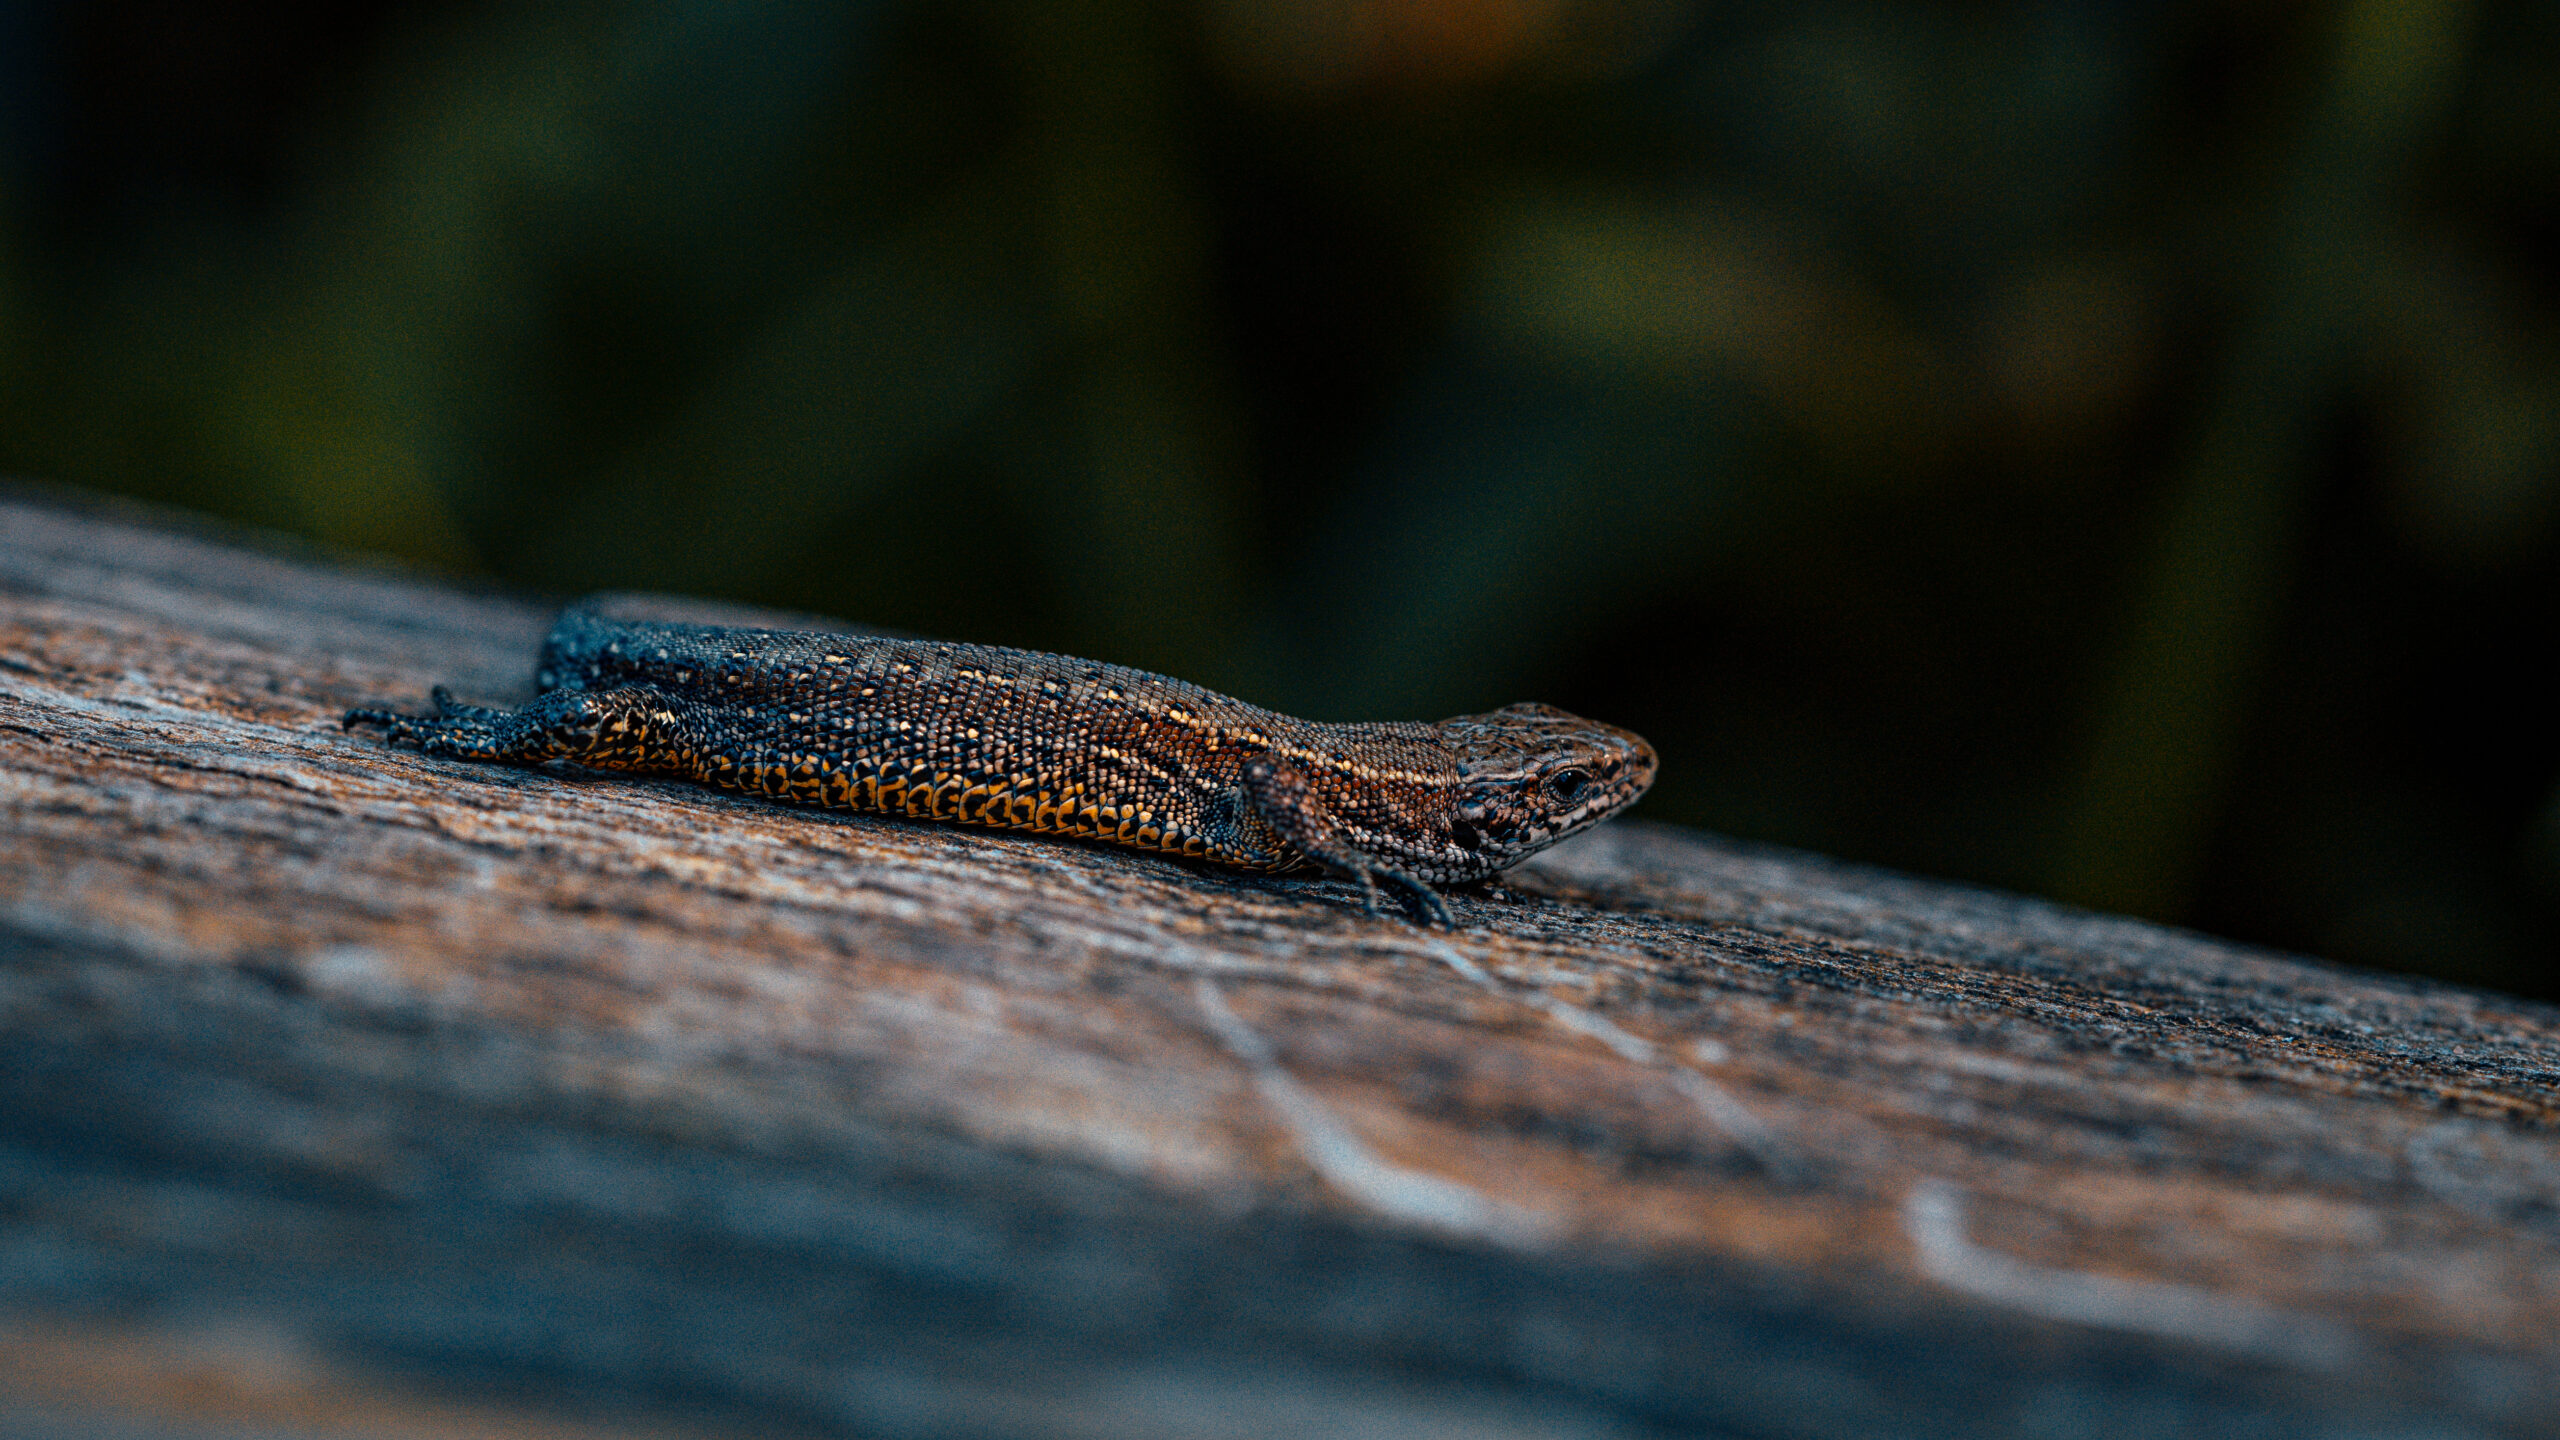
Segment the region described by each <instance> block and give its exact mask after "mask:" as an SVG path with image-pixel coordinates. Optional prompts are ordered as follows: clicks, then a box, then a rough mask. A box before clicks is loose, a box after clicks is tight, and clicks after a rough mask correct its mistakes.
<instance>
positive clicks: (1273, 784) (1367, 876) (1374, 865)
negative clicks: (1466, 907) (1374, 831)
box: [1244, 758, 1458, 930]
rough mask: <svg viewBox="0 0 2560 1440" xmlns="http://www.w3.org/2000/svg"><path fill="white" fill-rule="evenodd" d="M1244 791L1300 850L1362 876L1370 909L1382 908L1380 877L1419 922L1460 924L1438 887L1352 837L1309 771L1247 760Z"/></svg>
mask: <svg viewBox="0 0 2560 1440" xmlns="http://www.w3.org/2000/svg"><path fill="white" fill-rule="evenodd" d="M1244 793H1245V798H1246V799H1247V800H1248V801H1249V802H1251V804H1252V806H1253V809H1254V813H1255V814H1257V815H1260V816H1261V817H1262V821H1263V823H1264V824H1266V825H1269V826H1270V827H1271V828H1272V829H1273V830H1276V831H1278V832H1279V834H1280V838H1281V839H1283V840H1286V841H1288V842H1289V843H1290V844H1291V845H1293V846H1295V847H1297V849H1298V851H1299V853H1301V854H1303V855H1305V856H1306V857H1307V858H1308V859H1310V860H1313V861H1315V862H1316V863H1317V864H1319V865H1321V866H1323V867H1324V868H1325V870H1326V871H1327V872H1329V873H1331V874H1334V875H1339V876H1342V877H1344V878H1346V879H1352V880H1357V881H1359V882H1360V888H1361V890H1362V891H1363V892H1364V894H1365V896H1366V901H1367V904H1366V908H1367V910H1368V913H1370V914H1372V915H1375V914H1377V913H1378V882H1379V881H1381V880H1385V881H1389V882H1391V883H1393V884H1394V885H1396V886H1397V887H1398V889H1399V891H1400V892H1401V894H1402V897H1403V899H1404V902H1405V905H1406V908H1407V909H1409V910H1410V911H1411V912H1412V914H1413V918H1414V919H1415V920H1416V921H1417V922H1420V923H1422V924H1426V925H1427V924H1430V923H1432V922H1434V921H1437V922H1438V923H1439V924H1440V926H1441V927H1442V928H1443V929H1448V930H1455V929H1457V928H1458V925H1457V921H1456V920H1454V919H1453V918H1451V916H1450V914H1449V902H1448V901H1446V900H1443V899H1441V898H1440V892H1438V891H1436V890H1434V889H1432V888H1431V887H1430V886H1429V885H1427V884H1424V883H1423V881H1422V879H1421V877H1419V876H1416V875H1414V874H1412V873H1410V872H1408V871H1406V870H1403V869H1400V868H1399V867H1397V866H1395V865H1392V864H1389V863H1388V862H1387V861H1385V860H1382V859H1380V858H1378V857H1377V856H1375V855H1372V854H1369V853H1368V852H1367V851H1365V850H1362V849H1361V848H1360V847H1359V845H1358V844H1357V843H1356V842H1354V841H1353V839H1352V838H1351V836H1350V835H1349V834H1348V833H1346V831H1345V830H1344V827H1343V825H1342V822H1341V821H1340V820H1339V819H1337V818H1336V817H1335V816H1334V813H1333V811H1332V810H1331V809H1329V808H1328V807H1327V806H1326V805H1325V803H1324V800H1323V799H1322V798H1321V797H1320V796H1318V795H1317V794H1316V792H1315V786H1314V785H1313V784H1312V783H1310V782H1309V781H1308V779H1307V777H1306V774H1305V772H1303V771H1301V770H1299V769H1298V768H1297V767H1295V766H1292V765H1286V764H1283V763H1281V762H1279V761H1276V760H1271V759H1268V758H1257V759H1253V760H1248V761H1246V762H1245V767H1244Z"/></svg>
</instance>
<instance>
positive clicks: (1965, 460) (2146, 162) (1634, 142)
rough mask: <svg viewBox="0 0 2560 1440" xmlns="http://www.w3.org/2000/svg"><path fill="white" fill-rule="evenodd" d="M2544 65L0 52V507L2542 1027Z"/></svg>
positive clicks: (2461, 46)
mask: <svg viewBox="0 0 2560 1440" xmlns="http://www.w3.org/2000/svg"><path fill="white" fill-rule="evenodd" d="M2554 77H2560V4H2554V3H2551V0H2539V3H2526V0H2515V3H2500V4H2489V3H2483V4H2476V5H2474V4H2465V3H2458V0H2347V3H2326V4H2312V3H2302V4H2295V3H2279V0H2236V3H2235V0H2222V3H2211V4H2205V3H2114V4H2097V3H2062V0H2054V3H2044V4H2030V3H2018V4H2005V5H2003V4H1880V3H1855V0H1794V3H1787V4H1769V3H1725V4H1712V5H1697V6H1686V5H1681V4H1677V3H1673V0H1202V3H1199V4H1195V5H1193V6H1190V7H1181V6H1174V5H1169V4H1165V5H1142V4H1134V3H1127V0H1089V3H1084V4H1072V5H1070V4H1058V3H1049V4H1019V5H1002V4H993V3H986V4H966V3H958V4H955V3H941V4H916V5H898V4H875V5H868V6H864V5H847V6H840V7H833V8H821V7H813V6H807V5H785V4H770V3H752V0H734V3H727V4H720V5H703V4H672V3H659V4H647V3H608V0H596V3H585V4H569V5H556V6H526V7H518V6H506V5H499V4H494V3H484V4H453V3H426V0H403V3H380V0H376V3H370V4H368V3H362V0H346V3H340V4H335V5H318V4H300V3H291V0H263V3H261V0H243V3H238V4H234V5H230V6H210V5H201V4H179V3H173V0H86V3H81V4H71V3H68V0H56V3H29V0H0V145H5V150H0V468H7V469H10V470H15V471H19V472H25V473H33V474H38V475H44V476H49V477H53V478H56V479H61V480H67V481H72V482H76V483H80V484H85V485H89V486H94V487H101V488H105V489H109V490H117V491H124V492H129V493H133V494H137V495H141V496H145V497H148V498H152V499H157V500H163V501H172V502H177V503H181V504H185V505H190V506H196V507H201V508H204V509H207V510H211V511H215V512H218V513H220V514H223V515H227V516H231V517H234V518H237V519H240V520H245V521H250V522H256V523H262V524H267V525H272V526H280V527H283V528H286V529H289V530H294V531H298V532H301V533H304V534H307V535H310V536H313V537H317V538H319V539H321V540H324V541H328V542H333V543H337V544H342V545H349V546H360V547H370V548H375V549H379V550H384V551H389V552H392V553H395V554H399V555H403V556H407V557H411V558H413V559H416V560H419V561H424V562H428V563H431V564H437V565H442V566H448V567H454V568H457V569H465V570H475V571H481V572H485V573H487V574H490V575H493V576H496V577H500V578H502V579H504V580H506V581H508V582H512V583H515V584H520V585H526V586H533V587H540V588H543V589H547V590H551V591H557V592H570V591H576V590H580V589H584V588H589V587H603V586H617V587H646V588H656V589H671V590H685V591H695V592H703V593H711V594H719V595H726V596H732V597H738V598H743V599H751V600H759V601H765V602H770V603H775V604H780V605H786V606H791V607H795V608H801V609H811V610H821V611H828V612H834V613H839V614H844V615H849V616H855V617H860V618H862V619H865V620H868V621H872V622H877V623H881V624H886V625H892V626H898V627H904V628H908V629H913V630H920V631H926V632H932V633H939V634H947V635H953V636H960V637H965V638H970V639H977V640H985V641H994V642H1002V643H1010V644H1018V645H1029V646H1037V647H1042V648H1050V649H1062V650H1068V651H1074V652H1079V653H1084V654H1089V655H1096V656H1100V657H1105V658H1109V659H1114V660H1120V661H1126V662H1130V663H1135V664H1140V665H1145V666H1149V667H1152V668H1156V669H1161V670H1167V671H1172V672H1174V673H1177V674H1181V675H1184V676H1186V677H1189V678H1194V679H1197V680H1200V681H1202V682H1204V683H1208V684H1211V685H1215V686H1218V687H1220V688H1223V689H1227V690H1231V691H1235V692H1237V693H1240V694H1243V695H1245V696H1247V697H1250V698H1252V699H1255V700H1258V701H1262V702H1264V703H1267V704H1271V705H1274V706H1278V707H1281V708H1284V709H1289V710H1293V711H1298V712H1301V713H1306V714H1310V715H1315V716H1320V717H1332V718H1347V717H1368V718H1384V717H1400V716H1435V715H1442V714H1448V713H1454V712H1458V711H1464V710H1470V709H1478V708H1484V707H1488V706H1491V705H1495V704H1498V703H1501V702H1504V701H1508V700H1512V699H1518V698H1528V697H1535V698H1541V699H1546V700H1551V701H1554V702H1556V703H1559V704H1564V705H1568V706H1571V707H1573V708H1575V709H1579V710H1585V711H1589V712H1592V713H1595V714H1599V715H1602V716H1605V717H1607V718H1609V719H1612V720H1618V721H1622V722H1624V723H1626V724H1628V725H1631V726H1634V727H1635V728H1637V729H1639V730H1641V731H1643V732H1644V733H1646V734H1648V735H1650V736H1652V737H1653V738H1654V739H1655V741H1656V742H1657V743H1658V744H1659V745H1660V746H1661V748H1662V750H1663V752H1664V756H1665V761H1666V763H1665V767H1664V774H1663V780H1662V783H1661V786H1660V788H1659V789H1658V791H1657V792H1656V795H1655V797H1654V798H1653V799H1652V800H1649V801H1648V802H1647V804H1646V806H1645V813H1648V814H1651V815H1653V816H1656V817H1660V818H1664V819H1670V820H1679V821H1687V822H1692V823H1697V824H1702V825H1708V826H1712V827H1715V828H1718V829H1722V830H1727V831H1732V832H1738V833H1741V834H1745V835H1752V836H1758V837H1763V838H1767V839H1771V840H1776V841H1784V842H1789V843H1794V844H1800V845H1806V846H1811V847H1814V848H1817V849H1821V850H1825V851H1830V852H1834V853H1837V854H1842V855H1846V856H1852V857H1858V858H1864V859H1870V860H1874V861H1879V862H1883V863H1886V864H1891V865H1895V866H1901V867H1907V868H1910V869H1915V870H1921V871H1926V872H1931V873H1935V874H1944V875H1955V876H1969V877H1975V878H1978V879H1981V880H1983V881H1987V882H1992V883H1996V884H2000V885H2005V886H2014V887H2022V888H2026V889H2032V890H2041V891H2045V892H2048V893H2054V894H2059V895H2064V896H2067V897H2070V898H2074V899H2079V900H2084V901H2087V902H2089V903H2093V904H2098V905H2103V906H2108V907H2113V908H2121V909H2129V910H2133V911H2137V912H2141V913H2145V914H2150V915H2155V916H2162V917H2167V918H2172V919H2177V920H2183V921H2187V922H2190V923H2193V924H2196V925H2200V926H2203V927H2205V928H2207V929H2211V930H2216V931H2221V932H2225V933H2228V934H2232V935H2237V936H2240V937H2244V938H2248V939H2254V940H2260V941H2264V942H2269V943H2273V944H2277V945H2283V946H2289V947H2296V948H2301V949H2306V950H2310V951H2314V952H2318V953H2322V954H2326V955H2331V956H2335V957H2339V958H2343V959H2349V960H2355V961H2362V962H2366V963H2372V964H2379V965H2386V966H2394V967H2401V968H2407V969H2412V970H2422V971H2427V972H2432V973H2435V974H2440V975H2448V976H2453V977H2456V978H2461V979H2468V980H2473V981H2483V982H2487V983H2492V984H2496V985H2501V986H2506V987H2509V988H2513V989H2518V990H2523V991H2529V992H2534V993H2539V994H2545V995H2550V994H2555V993H2560V963H2555V960H2556V959H2560V957H2555V940H2560V801H2556V800H2555V796H2554V793H2553V792H2554V785H2555V782H2556V781H2560V744H2555V741H2556V740H2560V731H2556V730H2555V727H2554V725H2553V722H2552V712H2551V709H2550V705H2549V701H2548V700H2547V699H2545V700H2536V699H2534V698H2533V697H2534V695H2535V694H2536V693H2538V692H2539V691H2540V687H2541V684H2542V683H2544V682H2543V681H2542V680H2541V678H2540V677H2541V676H2542V675H2543V672H2545V671H2546V670H2547V669H2549V668H2550V666H2551V663H2552V660H2553V657H2554V654H2555V647H2554V639H2555V623H2556V622H2560V614H2556V613H2555V606H2554V581H2555V577H2560V566H2555V564H2554V560H2555V545H2560V534H2555V528H2554V519H2555V517H2554V509H2555V503H2560V327H2555V324H2554V322H2555V319H2560V268H2555V263H2554V261H2553V259H2552V256H2553V255H2554V254H2555V253H2560V80H2555V78H2554Z"/></svg>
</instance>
